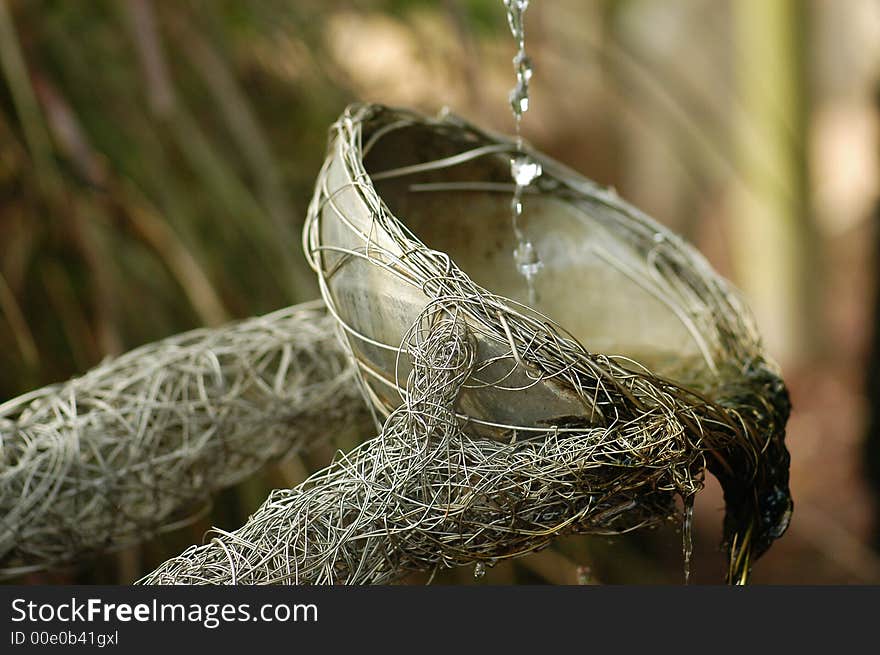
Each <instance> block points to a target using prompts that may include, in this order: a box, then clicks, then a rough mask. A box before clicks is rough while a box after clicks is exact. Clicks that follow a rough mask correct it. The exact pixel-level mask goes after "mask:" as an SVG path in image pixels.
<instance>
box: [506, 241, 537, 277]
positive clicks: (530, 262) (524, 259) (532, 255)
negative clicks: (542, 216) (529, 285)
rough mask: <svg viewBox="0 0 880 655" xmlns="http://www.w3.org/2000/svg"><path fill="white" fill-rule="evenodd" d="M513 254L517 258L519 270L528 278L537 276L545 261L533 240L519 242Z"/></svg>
mask: <svg viewBox="0 0 880 655" xmlns="http://www.w3.org/2000/svg"><path fill="white" fill-rule="evenodd" d="M513 256H514V258H515V259H516V267H517V268H518V269H519V272H520V273H522V274H523V275H525V276H526V277H527V278H533V277H535V276H536V275H537V274H538V271H540V270H541V268H543V266H544V262H542V261H541V258H540V256H538V251H537V250H536V249H535V246H534V244H532V242H531V241H523V242H522V243H521V244H519V245H518V246H517V247H516V250H514V251H513Z"/></svg>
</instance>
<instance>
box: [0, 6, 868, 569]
mask: <svg viewBox="0 0 880 655" xmlns="http://www.w3.org/2000/svg"><path fill="white" fill-rule="evenodd" d="M526 39H527V42H526V43H527V50H528V51H529V53H530V55H531V56H532V58H533V60H534V68H535V77H534V79H533V80H532V102H531V109H530V111H529V112H528V113H527V114H526V116H525V120H524V123H523V132H524V135H525V136H526V138H527V139H529V140H530V141H531V142H532V143H533V144H534V145H535V146H536V147H538V148H539V149H541V150H543V151H545V152H546V153H548V154H549V155H551V156H553V157H555V158H557V159H560V160H561V161H563V162H565V163H567V164H569V165H570V166H572V167H573V168H575V169H577V170H579V171H581V172H582V173H584V174H585V175H587V176H588V177H591V178H593V179H595V180H597V181H598V182H600V183H602V184H607V185H612V186H614V187H616V188H617V190H618V192H619V193H620V194H621V195H622V196H623V197H624V198H626V199H628V200H630V201H631V202H633V203H635V204H636V205H638V206H639V207H640V208H642V209H643V210H645V211H646V212H647V213H649V214H651V215H653V216H654V217H656V218H658V219H659V220H660V221H661V222H664V223H666V224H667V225H669V226H670V227H672V228H673V229H675V230H677V231H679V232H681V233H683V234H684V235H685V236H686V237H687V238H689V239H691V240H692V241H693V242H694V243H695V244H696V245H697V246H698V247H699V248H700V249H701V250H702V251H703V252H704V253H705V254H706V255H707V257H708V258H709V259H710V261H711V262H712V264H713V265H714V266H715V267H716V268H717V269H718V270H720V271H721V272H722V273H723V274H725V275H726V276H728V277H730V278H731V279H732V280H733V281H734V282H735V284H737V285H738V286H739V287H740V288H741V289H742V290H743V292H744V293H745V295H746V297H747V298H748V300H749V302H750V304H751V305H752V307H753V308H754V310H755V313H756V314H757V317H758V321H759V324H760V325H761V328H762V332H763V334H764V335H765V337H766V340H767V344H768V347H769V349H770V351H771V353H773V355H774V356H775V357H777V359H778V360H779V361H780V362H781V364H782V366H783V370H784V373H785V378H786V381H787V382H788V384H789V385H790V388H791V391H792V397H793V402H794V406H795V410H794V414H793V416H792V419H791V422H790V424H789V435H790V436H789V438H788V443H789V448H790V450H791V452H792V491H793V493H794V498H795V504H796V505H795V506H796V510H795V516H794V520H793V524H792V527H791V529H790V531H789V533H788V534H787V535H786V537H785V538H783V539H782V540H781V541H780V542H778V544H777V545H776V546H774V548H773V549H772V550H771V551H770V553H768V554H767V555H766V556H765V557H764V559H762V560H761V561H759V562H758V564H757V566H756V568H755V576H754V579H755V581H756V582H777V583H804V582H807V583H866V582H873V583H878V582H880V555H878V551H877V550H875V549H874V548H872V534H873V533H872V530H875V529H876V528H875V526H876V524H877V522H876V521H875V516H876V514H877V510H876V504H874V503H875V500H876V495H877V494H876V492H873V493H872V491H871V489H872V486H871V484H870V479H871V478H870V475H869V474H870V472H871V471H872V470H873V471H875V472H876V471H877V470H878V469H880V445H874V446H870V445H868V444H869V437H868V436H867V435H869V434H873V428H871V426H873V425H875V424H878V425H880V422H877V421H876V420H875V419H874V418H873V417H872V412H873V411H874V405H875V404H877V403H880V399H878V398H876V397H875V396H877V393H875V391H876V387H877V386H880V385H877V384H876V383H875V382H874V380H873V377H872V375H873V373H872V372H873V370H874V368H875V367H874V366H873V365H871V364H870V363H869V362H871V361H873V359H872V358H874V357H876V358H878V359H880V354H878V353H880V349H878V348H877V347H876V346H875V345H874V342H875V341H877V340H878V338H880V337H878V336H877V334H876V333H877V328H876V326H877V321H876V319H875V316H874V306H875V303H874V295H875V288H876V281H877V277H878V275H877V270H880V267H878V265H877V262H878V259H880V258H878V236H877V226H876V218H875V217H876V215H877V214H876V207H875V205H876V201H877V197H878V193H877V192H878V183H880V165H878V153H880V132H878V125H880V123H878V119H880V109H878V99H880V92H878V88H880V86H878V82H880V5H878V3H876V2H874V1H873V0H847V2H832V1H831V0H766V1H763V0H729V1H724V0H593V1H585V0H554V1H553V2H546V1H542V0H533V1H532V3H531V6H530V8H529V10H528V12H527V14H526ZM514 50H515V48H514V44H513V40H512V38H511V36H510V34H509V32H508V29H507V25H506V20H505V17H504V9H503V6H502V3H501V0H435V1H428V0H385V1H379V0H374V1H366V0H364V1H350V2H343V1H337V0H260V1H254V2H245V1H243V0H237V1H231V0H211V1H208V0H185V1H184V0H179V1H171V0H168V1H161V0H104V1H101V0H92V1H90V2H66V1H63V0H54V1H53V0H0V64H2V77H0V401H2V400H5V399H7V398H11V397H14V396H15V395H18V394H20V393H22V392H25V391H27V390H29V389H31V388H33V387H36V386H40V385H43V384H47V383H50V382H55V381H59V380H63V379H66V378H69V377H71V376H72V375H75V374H77V373H79V372H82V371H84V370H85V369H87V368H88V367H90V366H92V365H94V364H96V363H97V362H98V361H100V360H101V359H102V358H103V357H106V356H108V355H113V354H117V353H120V352H123V351H125V350H128V349H130V348H132V347H134V346H136V345H139V344H142V343H145V342H148V341H152V340H156V339H159V338H162V337H164V336H167V335H170V334H174V333H177V332H181V331H183V330H187V329H190V328H193V327H197V326H201V325H218V324H221V323H223V322H225V321H228V320H232V319H235V318H242V317H247V316H251V315H255V314H261V313H265V312H268V311H270V310H272V309H275V308H278V307H282V306H285V305H288V304H292V303H296V302H300V301H303V300H308V299H311V298H315V297H317V295H318V294H317V287H316V284H315V283H314V281H313V279H312V275H311V272H310V271H309V270H308V268H307V266H306V264H305V261H304V259H303V256H302V254H301V248H300V242H299V232H300V229H301V225H302V221H303V218H304V214H305V209H306V207H307V204H308V201H309V199H310V196H311V190H312V185H313V183H314V178H315V176H316V174H317V172H318V169H319V167H320V164H321V161H322V160H323V156H324V151H325V144H326V136H327V129H328V127H329V125H330V124H331V123H332V122H333V120H335V118H336V117H337V116H338V115H339V114H340V113H341V112H342V110H343V109H344V107H345V105H346V104H347V103H349V102H351V101H354V100H369V101H376V102H382V103H385V104H392V105H405V106H410V107H415V108H417V109H421V110H424V111H427V112H436V111H437V110H438V109H440V108H441V107H442V106H449V107H450V108H451V109H453V110H454V111H456V112H458V113H460V114H462V115H464V116H466V117H468V118H469V119H471V120H473V121H475V122H477V123H478V124H480V125H483V126H485V127H489V128H492V129H496V130H500V131H505V132H511V131H512V130H513V120H512V118H511V116H510V112H509V109H508V105H507V91H508V89H509V88H510V87H511V86H512V85H513V83H514V75H513V69H512V65H511V58H512V56H513V54H514ZM871 438H872V439H876V443H877V444H880V437H876V436H875V437H871ZM352 443H353V437H352V436H350V435H349V436H345V435H342V436H340V438H339V439H338V440H337V442H336V443H335V446H327V447H325V448H323V449H319V450H317V451H315V452H312V453H309V454H308V455H303V456H301V457H294V458H291V459H288V460H287V461H285V462H283V463H281V464H280V465H278V466H275V467H272V468H271V469H270V470H268V471H266V472H264V473H263V474H261V475H259V476H257V477H256V478H255V479H253V480H250V481H248V482H247V483H245V484H243V485H241V486H240V487H238V488H236V489H232V490H229V491H227V492H224V493H222V494H221V495H220V496H219V497H218V498H217V499H216V502H215V503H214V507H213V509H212V511H211V513H210V514H209V515H207V516H205V517H204V518H203V519H201V520H200V521H199V522H198V523H197V524H195V525H193V526H191V527H189V528H186V529H183V530H181V531H179V532H177V533H175V534H170V535H165V536H164V537H162V538H160V539H157V540H154V541H151V542H150V543H147V544H144V545H143V546H141V547H138V548H133V549H129V550H126V551H124V552H121V553H117V554H113V555H108V556H106V557H104V558H101V559H98V560H95V561H92V562H87V563H84V564H83V565H82V566H80V567H77V568H71V569H66V570H62V571H53V572H49V573H42V574H33V575H31V576H29V577H28V578H25V579H22V580H21V581H25V582H128V581H130V580H132V579H134V578H136V577H138V576H139V575H141V574H142V573H143V572H146V571H148V570H150V569H152V568H153V567H154V566H155V565H156V564H157V563H159V562H160V561H162V560H163V559H165V558H167V557H169V556H171V555H174V554H176V553H177V552H179V551H180V550H181V549H182V548H184V547H185V546H186V545H188V544H189V543H193V542H196V541H200V539H201V536H202V533H203V532H204V530H205V529H207V528H208V527H210V526H211V525H220V526H222V527H226V528H234V527H236V526H238V525H240V524H241V523H243V522H244V520H246V518H247V516H248V514H249V513H250V512H251V511H253V509H255V508H256V507H257V505H258V504H259V502H260V501H261V500H262V498H264V497H265V494H266V492H267V490H268V489H270V488H273V487H276V486H280V485H285V486H289V485H292V484H296V483H297V482H299V481H300V480H302V479H303V478H304V477H305V476H306V475H307V473H308V472H309V471H312V470H314V469H316V468H318V467H320V466H322V465H323V464H326V463H327V462H328V461H329V459H330V456H331V454H332V450H333V447H340V448H345V447H349V446H350V445H351V444H352ZM872 448H873V450H872ZM875 475H876V478H877V479H880V473H876V474H875ZM721 510H722V501H721V496H720V491H719V489H718V487H717V485H716V484H714V482H710V484H709V486H708V487H707V489H706V491H705V492H704V493H703V494H701V496H700V498H699V499H698V503H697V519H696V535H697V540H696V551H695V557H694V563H693V566H692V572H693V573H692V579H693V580H695V581H697V582H720V581H721V579H722V577H723V567H724V559H723V556H722V553H721V552H720V550H719V546H718V541H719V539H720V534H721V528H720V524H721ZM682 578H683V574H682V561H681V538H680V535H679V534H678V532H677V530H676V528H675V526H668V527H665V528H661V529H659V530H655V531H650V532H646V533H642V534H636V535H629V536H626V537H621V538H618V539H614V540H608V539H604V538H603V539H588V538H583V537H581V538H567V539H564V540H561V541H560V542H559V543H558V544H556V545H555V546H554V547H553V548H552V549H548V550H546V551H543V552H541V553H537V554H535V555H533V556H530V557H528V558H524V559H523V560H518V561H516V562H510V563H504V564H500V565H498V566H497V567H495V568H494V569H490V570H489V571H488V572H487V575H486V576H485V577H483V578H481V579H480V580H479V583H480V584H485V583H512V582H533V583H534V582H550V583H570V584H575V583H593V582H601V583H606V582H607V583H625V582H645V583H650V582H672V583H678V582H680V581H681V580H682ZM412 581H413V582H419V581H421V579H419V578H414V579H413V580H412ZM439 581H440V582H449V583H452V582H455V583H464V582H475V580H474V576H473V570H472V569H466V570H465V569H463V570H459V571H451V572H447V573H445V574H443V575H442V576H441V577H440V578H439Z"/></svg>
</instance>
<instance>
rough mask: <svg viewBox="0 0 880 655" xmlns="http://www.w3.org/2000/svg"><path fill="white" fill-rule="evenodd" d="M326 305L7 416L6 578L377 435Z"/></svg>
mask: <svg viewBox="0 0 880 655" xmlns="http://www.w3.org/2000/svg"><path fill="white" fill-rule="evenodd" d="M333 323H334V322H333V319H332V317H330V316H328V315H327V312H326V310H325V309H324V307H323V303H321V302H312V303H306V304H303V305H298V306H295V307H289V308H287V309H283V310H281V311H278V312H274V313H272V314H268V315H266V316H261V317H258V318H253V319H249V320H247V321H244V322H241V323H238V324H233V325H230V326H226V327H223V328H220V329H211V330H208V329H201V330H195V331H193V332H188V333H185V334H180V335H177V336H174V337H171V338H169V339H166V340H164V341H160V342H157V343H153V344H149V345H146V346H143V347H141V348H138V349H136V350H133V351H131V352H129V353H126V354H125V355H122V356H121V357H118V358H116V359H113V360H109V361H106V362H104V363H103V364H101V365H100V366H98V367H97V368H95V369H93V370H91V371H89V372H88V373H87V374H85V375H84V376H82V377H80V378H76V379H73V380H71V381H69V382H66V383H64V384H61V385H56V386H54V387H47V388H44V389H40V390H38V391H36V392H33V393H30V394H28V395H25V396H22V397H19V398H16V399H14V400H12V401H10V402H7V403H5V404H3V405H0V561H2V563H3V565H4V566H5V567H6V571H5V572H7V573H16V572H21V571H23V570H28V569H31V568H43V567H46V566H51V565H55V564H59V563H64V562H70V561H74V560H77V559H80V558H82V557H84V556H86V555H88V554H90V553H94V552H98V551H103V550H107V549H114V548H118V547H121V546H124V545H126V544H129V543H133V542H140V541H143V540H144V539H146V538H148V537H149V536H150V535H153V534H155V533H157V532H158V531H162V530H170V529H172V528H174V527H176V526H179V525H180V524H181V522H182V521H185V520H186V519H187V518H188V517H190V516H191V514H192V512H193V510H194V508H197V507H198V506H200V505H204V504H205V502H206V501H207V500H208V499H209V497H210V494H211V493H212V492H214V491H216V490H218V489H221V488H223V487H227V486H229V485H232V484H234V483H236V482H238V481H239V480H241V479H243V478H245V477H246V476H248V475H250V474H252V473H253V472H254V471H255V470H257V469H258V468H259V467H261V466H262V465H264V464H265V463H267V462H269V461H271V460H273V459H275V458H277V457H279V456H281V455H284V454H286V453H288V452H291V451H292V450H294V449H296V448H299V447H303V446H305V445H309V444H311V443H313V442H315V441H316V440H318V439H320V438H322V437H326V436H328V434H330V433H331V432H332V428H336V429H339V430H341V429H345V428H346V426H353V425H355V424H356V423H361V424H363V423H365V422H366V421H365V418H366V409H365V408H364V406H363V401H362V400H361V394H360V393H359V391H358V390H357V385H356V384H355V381H354V375H353V371H352V368H351V366H350V364H349V362H348V359H347V357H346V355H345V353H344V351H343V349H342V348H341V344H340V343H339V340H338V337H337V336H336V331H335V328H334V324H333Z"/></svg>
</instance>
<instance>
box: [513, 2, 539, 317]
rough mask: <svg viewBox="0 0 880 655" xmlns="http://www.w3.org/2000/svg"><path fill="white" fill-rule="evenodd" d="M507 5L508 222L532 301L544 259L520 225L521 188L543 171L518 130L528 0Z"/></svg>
mask: <svg viewBox="0 0 880 655" xmlns="http://www.w3.org/2000/svg"><path fill="white" fill-rule="evenodd" d="M504 6H505V7H506V8H507V23H508V24H509V25H510V32H511V34H513V38H514V39H515V40H516V45H517V53H516V56H515V57H514V58H513V68H514V70H515V71H516V86H515V87H513V89H511V91H510V96H509V99H510V108H511V109H512V110H513V118H514V120H515V122H516V150H517V152H516V154H515V155H514V156H513V157H511V159H510V176H511V177H512V178H513V181H514V184H515V185H516V188H515V190H514V193H513V199H512V200H511V203H510V213H511V222H512V224H513V232H514V234H515V235H516V244H517V245H516V249H515V250H514V251H513V259H514V262H515V263H516V268H517V270H518V271H519V272H520V274H522V275H523V277H525V278H526V283H527V284H528V289H529V304H530V305H534V304H535V303H536V302H537V300H538V298H537V293H536V291H535V277H536V276H537V275H538V272H539V271H540V270H541V268H542V267H543V265H544V263H543V262H542V261H541V257H540V256H539V255H538V251H537V249H536V248H535V245H534V244H533V243H532V242H531V241H530V240H529V239H528V237H526V235H525V233H524V232H523V231H522V228H521V227H520V219H521V218H522V215H523V201H522V196H523V190H524V189H525V188H526V187H527V186H529V185H530V184H531V183H532V182H534V181H535V180H536V179H537V178H538V177H540V176H541V173H542V172H543V171H542V170H541V164H539V163H538V162H536V161H535V160H533V159H532V158H531V157H529V156H528V155H527V154H525V153H524V152H523V140H522V135H521V132H520V127H521V123H522V117H523V114H524V113H525V112H527V111H528V110H529V81H530V80H531V79H532V62H531V60H530V59H529V57H528V55H527V54H526V35H525V28H524V25H523V17H524V14H525V11H526V9H527V8H528V6H529V0H504Z"/></svg>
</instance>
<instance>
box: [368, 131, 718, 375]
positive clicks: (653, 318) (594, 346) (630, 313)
mask: <svg viewBox="0 0 880 655" xmlns="http://www.w3.org/2000/svg"><path fill="white" fill-rule="evenodd" d="M476 145H478V144H476ZM474 147H475V144H474V143H471V142H468V140H467V139H466V138H462V139H456V138H454V137H453V138H449V137H446V138H444V137H443V136H441V135H438V133H437V132H436V130H434V129H432V128H430V127H429V126H425V125H412V126H409V127H405V128H400V129H397V130H394V131H390V132H388V133H387V134H385V135H383V136H382V137H381V138H380V139H378V140H376V142H375V143H374V144H372V145H371V147H370V148H369V151H368V153H367V154H366V156H365V158H364V164H365V167H366V170H367V172H368V173H369V174H370V175H371V176H374V177H373V183H374V185H375V187H376V190H377V192H378V194H379V196H380V197H381V198H382V200H383V201H384V202H385V203H386V205H387V206H388V208H389V209H390V210H391V212H392V213H393V214H394V215H395V216H396V217H397V218H398V219H399V220H400V221H402V222H403V223H404V225H406V226H407V227H408V228H409V229H410V230H411V231H412V232H413V233H414V234H415V235H416V236H417V237H418V238H419V239H420V240H421V241H422V242H423V243H424V244H425V245H427V246H428V247H429V248H432V249H434V250H439V251H443V252H446V253H447V254H449V255H450V256H451V257H452V259H453V261H454V262H455V263H456V264H457V265H458V266H459V267H460V268H461V269H462V270H463V271H464V272H465V273H467V274H468V275H469V276H470V277H471V279H472V280H474V282H476V283H477V284H479V285H480V286H482V287H484V288H486V289H488V290H489V291H491V292H493V293H496V294H499V295H502V296H505V297H507V298H510V299H513V300H516V301H518V302H520V303H524V304H528V303H529V298H528V286H527V283H526V279H525V278H524V277H523V275H522V274H521V273H520V272H519V270H518V269H517V267H516V264H515V261H514V255H513V253H514V250H515V248H516V246H517V238H516V235H515V233H514V230H513V226H512V218H511V207H510V204H511V199H512V196H513V185H512V183H511V179H510V168H509V166H510V163H509V162H510V154H509V153H494V154H488V155H484V156H481V157H479V158H478V159H474V160H472V161H468V162H465V163H459V164H457V165H453V166H444V167H441V168H437V169H435V170H430V171H422V172H417V173H409V174H404V175H393V176H391V177H385V176H383V175H382V172H387V171H391V170H394V169H399V168H401V167H406V166H411V165H413V164H420V163H424V162H427V161H433V160H437V159H440V158H445V157H450V156H452V155H455V154H458V153H461V152H465V151H468V150H472V149H473V148H474ZM552 182H553V180H552V175H551V174H549V173H547V172H546V170H545V174H544V176H543V179H542V185H541V186H542V187H544V188H543V190H539V189H538V188H536V187H537V186H538V185H533V186H532V187H530V188H529V189H528V190H527V191H526V193H525V194H524V195H523V206H524V212H523V216H522V218H521V219H520V223H519V224H520V227H521V228H522V230H523V232H524V233H525V235H526V236H527V238H528V239H529V240H531V242H532V243H533V244H534V245H535V247H536V249H537V252H538V254H539V256H540V259H541V262H542V268H541V269H540V271H539V273H538V274H537V276H536V278H535V290H536V292H537V301H536V303H534V305H533V306H534V308H535V309H536V310H538V311H540V312H541V313H543V314H545V315H547V316H549V317H550V318H551V319H553V320H554V321H556V322H557V323H559V324H560V325H561V326H563V327H564V328H565V329H566V330H568V331H569V332H570V333H571V334H572V335H573V336H574V337H575V338H577V339H578V341H580V343H581V344H582V345H583V346H584V347H585V348H586V349H587V350H588V351H590V352H593V353H603V354H608V355H622V356H624V357H627V358H631V359H633V360H635V361H637V362H639V363H640V364H642V365H644V366H646V367H647V368H649V369H650V370H651V371H652V372H654V373H655V374H659V375H664V376H666V377H668V378H671V379H677V380H678V381H682V382H685V381H692V380H693V379H694V377H700V376H702V375H703V374H706V373H707V372H708V365H707V362H706V361H705V359H704V357H703V355H702V354H701V349H700V345H699V343H698V340H697V339H698V338H699V336H698V335H695V334H694V330H693V328H692V327H691V328H689V326H688V325H687V323H686V317H687V315H688V312H689V311H692V310H691V309H690V308H688V307H687V306H686V305H687V302H688V301H687V300H686V299H685V297H684V296H677V294H676V293H675V292H674V288H669V287H668V285H663V286H662V287H658V286H657V285H655V284H654V283H653V282H652V274H653V275H654V276H655V277H656V274H654V273H652V270H651V267H650V264H649V260H650V257H651V255H650V252H651V248H652V247H653V245H652V243H650V241H646V239H645V237H644V236H643V235H639V234H638V233H636V232H633V231H632V230H629V229H627V228H626V226H625V225H623V226H622V225H621V223H620V221H619V220H616V221H612V220H611V218H610V217H609V215H608V213H607V212H596V211H590V207H589V204H588V203H584V202H580V201H579V199H578V198H577V197H576V196H575V197H572V195H571V193H570V192H568V193H565V194H560V193H558V192H555V191H554V190H553V189H552V188H550V187H552V186H553V184H552ZM548 183H549V184H548ZM658 238H661V239H662V236H661V237H658ZM651 240H652V239H651ZM658 289H659V290H658Z"/></svg>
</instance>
